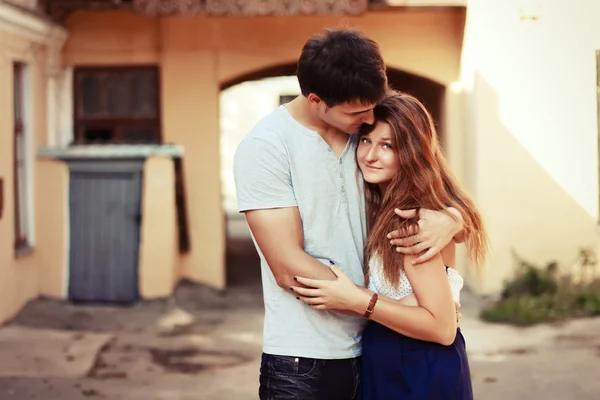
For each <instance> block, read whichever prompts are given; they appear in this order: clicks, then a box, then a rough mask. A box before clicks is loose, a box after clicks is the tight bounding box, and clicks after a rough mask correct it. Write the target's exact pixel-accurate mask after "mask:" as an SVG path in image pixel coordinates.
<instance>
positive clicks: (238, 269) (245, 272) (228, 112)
mask: <svg viewBox="0 0 600 400" xmlns="http://www.w3.org/2000/svg"><path fill="white" fill-rule="evenodd" d="M295 72H296V64H295V63H288V64H282V65H276V66H272V67H268V68H265V69H261V70H259V71H252V72H250V73H247V74H244V75H242V76H239V77H236V78H235V79H232V80H229V81H226V82H223V83H222V84H221V95H220V118H221V120H220V135H221V160H222V161H221V182H222V185H221V187H222V188H223V189H222V190H223V193H222V198H223V209H224V210H225V220H226V244H225V246H226V274H227V285H228V286H229V285H236V284H246V283H249V282H255V281H258V280H259V279H260V261H259V258H258V254H257V253H256V250H255V249H254V244H253V243H252V239H251V237H250V233H249V229H248V226H247V224H246V221H245V218H244V216H243V215H241V214H239V213H238V212H237V201H236V199H235V187H234V184H233V172H232V166H233V155H234V154H235V149H236V148H237V146H238V145H239V142H240V141H241V139H242V138H243V136H244V135H245V134H246V133H247V132H248V131H249V130H250V129H251V128H252V126H253V125H254V124H256V123H257V122H258V121H259V120H260V119H261V118H263V117H264V116H265V115H267V114H268V113H269V112H270V111H272V110H273V109H275V108H276V107H277V106H278V105H279V104H280V103H281V102H285V100H286V99H287V96H291V97H295V96H297V95H298V94H300V88H299V87H298V83H297V80H296V78H295V76H294V75H295ZM388 80H389V83H390V86H391V87H392V88H394V89H396V90H401V91H404V92H407V93H410V94H412V95H414V96H415V97H417V98H419V99H420V100H421V101H422V102H423V103H424V104H425V105H426V106H427V107H428V109H429V110H430V112H431V113H432V116H433V118H434V120H435V121H436V124H437V126H438V131H439V134H440V136H441V138H443V112H442V111H443V101H444V91H445V88H444V86H443V85H440V84H438V83H436V82H434V81H431V80H429V79H426V78H423V77H420V76H417V75H414V74H410V73H407V72H404V71H401V70H399V69H394V68H388Z"/></svg>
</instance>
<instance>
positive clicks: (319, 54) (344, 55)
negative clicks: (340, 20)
mask: <svg viewBox="0 0 600 400" xmlns="http://www.w3.org/2000/svg"><path fill="white" fill-rule="evenodd" d="M297 75H298V82H299V83H300V90H301V91H302V94H303V95H304V96H308V95H309V94H310V93H314V94H316V95H317V96H319V97H320V98H321V99H322V100H323V101H324V102H325V104H327V106H328V107H333V106H336V105H338V104H341V103H345V102H350V101H356V100H359V101H360V102H362V103H369V104H373V103H377V102H379V101H380V100H381V99H383V98H384V97H385V95H386V90H387V86H388V85H387V76H386V72H385V63H384V62H383V58H382V57H381V52H380V51H379V45H378V44H377V43H376V42H375V41H374V40H372V39H369V38H368V37H366V36H365V35H363V34H362V33H360V32H358V31H355V30H351V29H328V30H325V31H323V32H321V33H319V34H317V35H315V36H313V37H312V38H310V39H309V40H308V41H307V42H306V44H305V45H304V47H303V48H302V54H301V55H300V60H299V61H298V71H297Z"/></svg>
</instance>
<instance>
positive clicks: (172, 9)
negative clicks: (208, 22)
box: [133, 0, 368, 17]
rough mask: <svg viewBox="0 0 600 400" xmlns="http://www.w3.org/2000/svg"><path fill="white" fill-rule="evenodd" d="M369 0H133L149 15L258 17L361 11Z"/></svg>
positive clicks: (354, 12)
mask: <svg viewBox="0 0 600 400" xmlns="http://www.w3.org/2000/svg"><path fill="white" fill-rule="evenodd" d="M367 4H368V0H133V8H134V10H135V11H136V12H138V13H140V14H144V15H150V16H167V15H187V16H191V15H197V14H207V15H211V16H232V17H257V16H266V15H299V14H351V15H356V14H361V13H363V12H364V11H365V10H366V9H367Z"/></svg>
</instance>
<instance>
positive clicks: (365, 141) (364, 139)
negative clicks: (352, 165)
mask: <svg viewBox="0 0 600 400" xmlns="http://www.w3.org/2000/svg"><path fill="white" fill-rule="evenodd" d="M360 141H361V142H362V143H364V144H369V143H370V141H369V139H367V138H362V139H360Z"/></svg>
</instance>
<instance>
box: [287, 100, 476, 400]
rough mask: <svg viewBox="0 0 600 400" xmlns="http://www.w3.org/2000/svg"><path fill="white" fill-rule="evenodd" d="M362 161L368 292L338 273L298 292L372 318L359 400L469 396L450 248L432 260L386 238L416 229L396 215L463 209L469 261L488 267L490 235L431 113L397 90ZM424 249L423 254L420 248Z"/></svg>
mask: <svg viewBox="0 0 600 400" xmlns="http://www.w3.org/2000/svg"><path fill="white" fill-rule="evenodd" d="M356 158H357V162H358V165H359V167H360V170H361V172H362V176H363V179H364V181H365V197H366V204H367V218H368V227H369V232H368V237H367V247H366V251H365V278H366V280H367V282H368V289H367V288H360V287H357V286H356V285H355V284H354V283H352V281H350V279H349V278H348V277H346V276H345V275H343V273H342V272H341V271H340V270H339V269H338V268H336V267H335V266H333V267H332V270H333V271H334V273H335V274H336V275H337V276H338V279H337V280H335V281H319V280H311V279H305V278H302V277H297V278H296V279H297V281H298V282H299V283H301V284H302V285H303V286H305V287H300V286H295V287H293V288H292V290H294V292H296V293H297V294H298V298H299V299H300V300H302V301H304V302H305V303H307V304H309V305H310V306H312V307H314V308H315V309H318V310H335V311H340V312H346V313H348V312H349V313H353V314H356V315H362V316H364V317H365V318H368V319H371V321H370V322H369V323H368V324H367V326H366V328H365V330H364V332H363V339H362V347H363V352H362V354H363V357H362V373H363V376H362V394H363V396H362V398H363V399H364V400H373V399H381V400H390V399H402V400H405V399H432V400H433V399H444V400H454V399H456V400H458V399H460V400H463V399H472V398H473V392H472V388H471V381H470V376H469V375H470V373H469V365H468V362H467V356H466V350H465V342H464V338H463V336H462V334H461V332H460V329H459V328H458V327H457V320H456V306H455V302H456V303H458V301H459V298H458V296H459V291H460V289H461V287H462V278H460V276H459V275H458V273H457V272H456V271H455V270H454V269H452V268H449V267H453V266H454V246H455V244H454V243H453V242H451V243H450V244H449V245H448V246H447V247H446V248H445V249H444V250H443V251H442V252H441V254H438V255H437V256H435V257H434V258H433V259H431V260H430V261H428V262H426V263H423V264H420V265H418V266H414V265H413V264H412V261H413V260H414V258H415V257H416V255H413V256H399V255H398V253H397V252H396V251H395V249H394V247H393V246H390V245H389V240H388V238H387V237H386V234H387V232H390V231H393V230H396V229H400V228H402V229H406V230H409V231H410V230H414V229H415V228H416V226H415V225H416V224H417V219H416V218H415V219H414V220H410V219H407V220H402V219H400V218H398V217H397V216H396V215H395V213H394V209H395V208H401V209H411V208H414V209H417V210H418V209H420V208H427V209H432V210H447V208H449V207H453V208H455V209H457V210H458V211H459V212H460V213H461V215H462V217H463V219H464V227H465V228H464V232H465V238H466V244H467V247H468V249H469V255H470V258H471V259H472V261H473V262H474V263H475V264H476V265H481V264H482V263H483V260H484V257H485V252H486V248H487V238H486V234H485V229H484V226H483V222H482V219H481V216H480V215H479V213H478V211H477V209H476V207H475V205H474V204H473V202H472V201H471V199H470V198H469V196H468V195H467V194H466V193H464V192H463V191H462V190H461V189H460V187H459V185H458V184H457V182H456V181H455V179H454V178H453V177H452V174H451V172H450V170H449V168H448V167H447V166H446V162H445V160H444V156H443V154H442V152H441V149H440V148H439V144H438V140H437V134H436V131H435V127H434V124H433V121H432V119H431V116H430V115H429V113H428V112H427V110H426V109H425V107H424V106H423V105H422V104H421V103H420V102H419V101H418V100H417V99H415V98H414V97H412V96H410V95H407V94H403V93H394V94H393V95H391V96H390V97H389V98H387V99H386V100H384V101H383V102H382V103H381V104H380V105H378V106H377V107H376V108H375V124H374V125H372V126H364V127H363V129H362V130H361V132H360V137H359V143H358V146H357V150H356ZM421 250H426V249H421Z"/></svg>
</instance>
